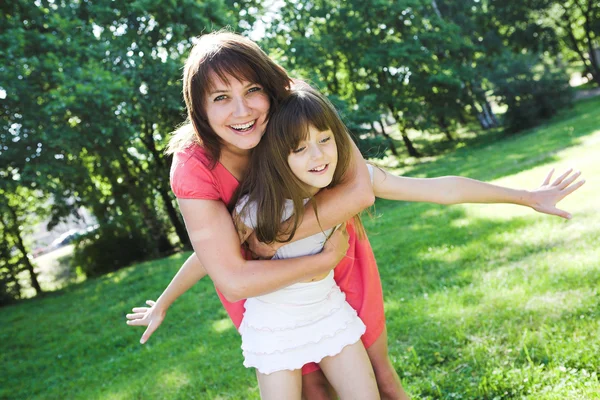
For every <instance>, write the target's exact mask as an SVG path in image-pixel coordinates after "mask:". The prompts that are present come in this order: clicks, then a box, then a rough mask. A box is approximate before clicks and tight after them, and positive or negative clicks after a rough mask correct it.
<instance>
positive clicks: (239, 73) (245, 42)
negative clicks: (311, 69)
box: [167, 31, 290, 167]
mask: <svg viewBox="0 0 600 400" xmlns="http://www.w3.org/2000/svg"><path fill="white" fill-rule="evenodd" d="M213 76H217V77H218V78H219V79H221V80H222V81H223V82H225V83H227V84H228V83H229V82H228V79H227V78H228V76H232V77H234V78H236V79H238V80H240V81H242V80H245V81H248V82H252V83H255V84H258V85H260V86H262V88H263V90H264V91H265V92H266V93H267V94H268V96H269V100H270V111H269V114H271V113H272V112H273V111H275V108H276V107H277V105H278V104H279V102H280V101H281V100H283V99H284V98H285V96H287V93H288V90H289V87H290V77H289V76H288V75H287V73H286V71H285V70H284V69H283V68H282V67H280V66H279V65H277V64H276V63H275V62H274V61H273V60H271V58H269V56H267V55H266V54H265V52H263V51H262V50H261V49H260V47H258V45H257V44H256V43H254V42H253V41H252V40H250V39H248V38H245V37H243V36H240V35H237V34H235V33H231V32H226V31H219V32H214V33H209V34H206V35H203V36H201V37H200V38H199V39H198V41H197V43H196V44H195V45H194V47H193V48H192V51H191V53H190V55H189V57H188V59H187V61H186V63H185V67H184V72H183V96H184V99H185V105H186V108H187V114H188V115H187V120H186V122H185V123H184V124H183V125H182V126H180V127H179V128H178V129H177V130H176V131H175V133H174V135H173V136H172V138H171V140H170V141H169V145H168V150H167V152H168V153H174V152H176V151H178V150H181V149H183V148H185V147H189V146H190V145H191V144H192V143H194V142H195V143H200V144H202V146H203V147H204V148H205V150H206V151H207V153H208V156H209V158H210V160H211V163H212V165H211V167H214V164H215V163H216V162H217V161H218V160H219V156H220V155H221V139H220V138H219V136H217V134H216V133H215V132H214V131H213V129H212V128H211V127H210V124H209V123H208V116H207V114H206V96H207V93H209V92H210V90H211V89H212V85H213V82H212V79H211V78H212V77H213Z"/></svg>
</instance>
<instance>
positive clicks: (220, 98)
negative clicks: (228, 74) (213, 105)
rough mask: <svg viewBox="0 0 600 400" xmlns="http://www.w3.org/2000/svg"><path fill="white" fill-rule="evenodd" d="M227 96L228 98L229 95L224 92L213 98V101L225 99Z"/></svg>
mask: <svg viewBox="0 0 600 400" xmlns="http://www.w3.org/2000/svg"><path fill="white" fill-rule="evenodd" d="M226 98H227V96H225V95H223V94H222V95H220V96H217V97H215V98H214V99H213V101H221V100H225V99H226Z"/></svg>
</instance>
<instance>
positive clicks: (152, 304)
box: [146, 300, 156, 307]
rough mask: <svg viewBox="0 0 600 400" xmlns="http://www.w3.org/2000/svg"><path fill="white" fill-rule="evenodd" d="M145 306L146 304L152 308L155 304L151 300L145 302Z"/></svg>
mask: <svg viewBox="0 0 600 400" xmlns="http://www.w3.org/2000/svg"><path fill="white" fill-rule="evenodd" d="M146 304H148V305H149V306H150V307H153V306H154V305H155V304H156V303H155V302H154V301H152V300H146Z"/></svg>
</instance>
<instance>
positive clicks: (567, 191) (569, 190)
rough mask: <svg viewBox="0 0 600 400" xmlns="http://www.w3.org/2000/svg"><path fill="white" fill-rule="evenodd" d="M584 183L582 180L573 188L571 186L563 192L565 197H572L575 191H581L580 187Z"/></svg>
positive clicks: (573, 185)
mask: <svg viewBox="0 0 600 400" xmlns="http://www.w3.org/2000/svg"><path fill="white" fill-rule="evenodd" d="M584 183H585V179H582V180H580V181H579V182H576V183H574V184H572V185H571V186H569V187H568V188H566V189H565V190H563V195H564V196H568V195H570V194H571V193H573V192H574V191H576V190H577V189H579V188H580V187H582V186H583V184H584ZM564 196H563V197H564Z"/></svg>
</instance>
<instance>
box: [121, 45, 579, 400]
mask: <svg viewBox="0 0 600 400" xmlns="http://www.w3.org/2000/svg"><path fill="white" fill-rule="evenodd" d="M289 84H290V80H289V77H287V75H286V74H285V71H283V70H282V69H281V68H280V67H279V66H277V65H276V64H274V63H273V62H272V61H271V60H270V59H269V58H268V57H267V56H266V55H265V54H264V53H263V52H262V51H261V50H260V49H259V48H258V47H257V46H256V45H255V44H254V43H252V42H251V41H249V40H248V39H245V38H243V37H240V36H238V35H234V34H230V33H216V34H209V35H205V36H203V37H202V38H201V39H200V41H199V42H198V43H197V44H196V45H195V47H194V49H193V51H192V53H191V55H190V57H189V59H188V62H187V63H186V68H185V72H184V95H185V100H186V106H187V109H188V117H189V119H190V121H191V125H186V126H185V127H184V128H182V129H181V130H180V131H179V132H180V133H179V135H178V136H176V137H175V138H174V139H173V140H172V142H171V144H172V146H171V148H172V149H173V152H174V153H175V157H174V160H173V166H172V171H171V183H172V187H173V190H174V192H175V195H176V196H177V198H178V201H179V204H180V208H181V211H182V214H183V216H184V219H185V221H186V225H187V229H188V233H189V234H190V239H191V241H192V243H193V246H194V249H195V250H196V254H197V256H196V255H192V256H191V257H190V258H189V259H188V261H186V263H185V264H184V265H183V267H182V268H181V269H180V271H179V273H178V274H177V275H176V276H175V278H174V279H173V281H172V282H171V284H169V286H168V287H167V289H166V290H165V291H164V292H163V294H162V295H161V296H160V298H159V299H158V300H157V302H156V303H154V302H153V301H148V302H147V303H148V304H149V305H150V308H143V307H142V308H134V309H133V311H134V313H133V314H128V316H127V317H128V319H129V321H128V323H129V324H130V325H142V326H147V327H148V328H147V329H146V331H145V332H144V334H143V336H142V339H141V342H142V343H144V342H145V341H146V340H147V339H148V338H149V337H150V335H151V334H152V333H153V332H154V331H155V330H156V329H157V328H158V327H159V326H160V324H161V323H162V321H163V320H164V317H165V315H166V312H167V310H168V308H169V307H170V305H171V304H172V303H173V301H174V300H175V299H177V298H178V297H179V296H180V295H181V294H182V293H184V292H185V291H186V290H187V289H188V288H190V287H191V286H192V285H193V284H194V283H195V282H196V281H197V280H198V279H200V278H201V277H202V276H204V275H205V274H206V272H205V270H204V269H203V268H202V267H201V265H204V267H205V268H206V271H208V274H209V275H210V276H211V278H212V279H213V281H214V282H215V286H216V287H217V288H218V289H220V290H218V293H219V297H220V298H221V300H222V302H223V304H224V306H225V308H226V310H227V311H228V313H229V315H230V316H231V318H232V320H233V322H234V324H235V326H236V327H239V325H240V322H241V319H242V315H243V311H244V307H243V304H244V303H243V302H242V301H236V300H239V299H243V298H248V297H255V296H259V295H262V294H265V293H269V292H273V291H275V290H278V289H281V288H283V287H286V286H289V285H291V284H294V283H298V282H300V281H303V280H307V279H309V278H311V277H314V276H318V275H322V274H326V273H328V272H329V270H330V269H331V268H332V267H333V266H334V265H335V264H336V262H337V261H336V260H337V259H339V257H340V254H341V253H342V251H343V250H344V243H343V242H344V237H343V231H341V230H337V231H336V233H334V235H333V236H332V238H331V239H330V240H329V241H328V242H327V244H326V245H325V249H324V251H323V252H322V253H320V254H317V255H313V256H305V257H299V258H295V259H283V260H276V261H246V260H244V259H243V258H242V257H241V256H240V253H239V252H237V251H236V246H238V245H239V242H238V240H239V239H238V236H237V234H236V232H235V229H234V227H233V224H232V223H231V222H230V221H231V219H230V216H229V213H228V211H227V209H226V207H225V204H227V203H229V202H230V199H231V196H232V194H233V192H234V191H235V189H236V188H237V186H238V182H239V180H241V179H242V178H243V176H244V175H245V172H246V171H247V169H248V165H249V160H250V149H252V148H253V147H255V146H256V145H257V144H258V142H259V141H260V140H261V136H262V133H263V129H264V126H265V123H266V121H267V119H268V116H269V114H270V113H271V112H272V111H273V110H275V109H276V108H277V106H278V105H279V102H280V101H281V100H282V99H283V98H285V96H286V95H287V91H288V87H289ZM382 174H383V173H382V172H381V171H379V170H375V183H376V187H377V188H378V189H379V190H380V193H379V194H383V197H386V193H387V195H388V196H390V197H391V198H395V199H399V200H408V201H431V202H438V203H444V204H453V203H461V202H508V203H518V204H523V205H529V206H531V207H534V208H535V209H536V210H538V211H541V212H546V213H549V214H554V215H560V216H563V217H567V215H568V214H567V213H566V212H564V211H561V210H558V209H556V207H555V204H556V202H558V201H559V200H560V199H562V198H563V197H564V196H566V195H567V194H568V193H570V192H572V191H573V190H575V189H576V188H578V187H579V186H580V185H581V184H582V183H583V181H581V182H580V183H577V184H573V185H571V184H572V183H573V181H574V179H575V178H576V175H577V174H576V175H573V176H570V177H568V178H567V176H568V175H569V173H567V174H565V175H563V176H561V177H560V178H558V179H557V180H556V181H555V182H554V183H553V184H552V185H549V183H550V175H549V176H548V177H547V179H546V181H545V184H544V186H543V187H542V188H540V189H538V190H537V191H533V192H527V191H514V190H509V189H503V188H498V187H496V186H492V185H486V184H484V183H481V182H477V181H472V180H468V179H464V178H456V177H447V178H438V179H429V180H428V179H409V178H401V177H394V176H391V175H387V174H383V175H382ZM392 184H393V185H392ZM394 185H395V189H394V190H392V188H391V186H394ZM372 201H373V188H372V185H371V182H370V179H369V175H368V171H367V168H366V166H365V165H364V163H363V162H362V158H361V156H360V153H359V152H358V151H357V149H356V148H355V147H354V146H353V150H352V155H351V157H350V161H349V166H348V170H347V172H346V174H344V177H343V179H342V181H341V182H340V184H339V185H337V186H336V187H335V188H332V189H330V190H326V191H321V192H319V193H318V194H317V195H316V196H315V197H314V199H313V201H311V203H313V202H314V203H315V204H317V208H318V210H319V217H320V218H319V221H317V219H316V215H315V212H314V210H313V209H312V207H308V208H307V209H306V211H305V213H304V216H303V218H302V222H301V223H300V224H299V225H298V227H297V229H296V230H295V233H294V236H293V238H292V241H295V240H298V239H302V238H305V237H308V236H311V235H314V234H317V233H319V232H321V231H322V229H329V228H332V227H334V226H336V225H338V224H340V223H342V222H344V221H346V220H347V219H349V218H350V217H351V216H352V215H355V214H357V213H358V212H359V211H360V210H361V209H363V208H365V207H367V206H369V205H370V204H371V203H372ZM319 222H320V224H319ZM321 226H322V229H321ZM336 235H337V236H336ZM348 235H349V241H350V243H349V246H350V247H349V250H348V257H345V258H344V259H343V260H342V261H341V262H340V264H339V265H338V266H337V267H336V269H335V281H336V282H337V284H338V285H339V286H340V288H341V290H342V292H344V293H345V294H346V300H347V301H348V303H349V304H350V305H351V306H352V308H354V309H355V310H356V311H357V312H358V315H359V317H360V318H361V319H362V320H363V322H364V323H365V325H366V332H365V334H364V335H363V336H362V338H361V339H362V342H363V344H364V346H365V347H366V348H367V353H368V356H369V359H370V361H371V363H372V365H373V370H374V373H375V377H376V380H377V384H378V388H379V391H380V393H381V394H382V397H385V398H406V395H405V393H404V392H403V390H402V387H401V385H400V381H399V379H398V376H397V373H396V371H395V370H394V368H393V366H392V364H391V362H390V360H389V357H388V355H387V333H386V331H385V319H384V316H383V301H382V293H381V284H380V281H379V275H378V273H377V267H376V264H375V260H374V258H373V253H372V250H371V247H370V245H369V242H368V240H366V238H365V239H362V240H361V239H359V238H358V237H357V235H356V232H355V230H354V228H353V226H352V224H348ZM346 246H348V244H346ZM221 290H222V292H221ZM315 370H316V367H315V366H314V365H312V364H311V365H308V366H305V367H304V368H303V373H308V372H312V371H315ZM322 378H323V375H322V374H320V373H310V374H306V375H304V376H303V389H302V390H303V394H304V395H305V396H306V397H308V398H311V399H313V398H325V397H327V396H328V393H327V390H326V389H324V388H326V386H324V385H323V382H324V381H323V379H322Z"/></svg>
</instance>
